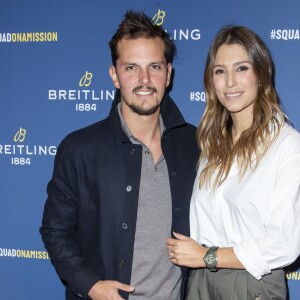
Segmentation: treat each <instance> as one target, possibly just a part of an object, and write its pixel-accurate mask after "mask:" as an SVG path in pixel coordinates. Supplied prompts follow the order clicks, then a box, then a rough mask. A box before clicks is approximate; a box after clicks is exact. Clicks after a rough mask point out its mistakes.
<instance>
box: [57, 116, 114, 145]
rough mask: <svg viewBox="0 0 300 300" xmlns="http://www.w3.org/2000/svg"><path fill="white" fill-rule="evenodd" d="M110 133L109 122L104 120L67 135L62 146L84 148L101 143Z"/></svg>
mask: <svg viewBox="0 0 300 300" xmlns="http://www.w3.org/2000/svg"><path fill="white" fill-rule="evenodd" d="M111 131H112V128H111V125H110V122H109V121H108V119H107V118H106V119H103V120H101V121H98V122H96V123H93V124H91V125H88V126H86V127H83V128H80V129H77V130H75V131H73V132H71V133H69V134H68V135H67V136H66V137H65V138H64V139H63V141H62V144H69V145H82V146H84V145H87V144H90V143H95V142H97V141H101V140H102V141H103V140H105V139H108V138H109V137H110V136H111V135H112V132H111Z"/></svg>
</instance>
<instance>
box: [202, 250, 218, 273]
mask: <svg viewBox="0 0 300 300" xmlns="http://www.w3.org/2000/svg"><path fill="white" fill-rule="evenodd" d="M202 246H203V247H207V246H205V245H202ZM218 249H219V247H217V246H212V247H209V248H208V250H207V252H206V253H205V255H204V257H203V260H204V263H205V265H206V267H207V269H209V270H210V271H211V272H216V271H218V268H217V264H218V256H217V250H218Z"/></svg>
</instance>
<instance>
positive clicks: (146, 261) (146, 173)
mask: <svg viewBox="0 0 300 300" xmlns="http://www.w3.org/2000/svg"><path fill="white" fill-rule="evenodd" d="M118 112H119V116H120V120H121V125H122V128H123V130H124V132H125V133H126V134H127V136H128V137H129V139H130V141H131V142H132V143H134V144H140V145H141V146H142V147H143V157H142V166H141V167H142V169H141V182H140V190H139V204H138V211H137V223H136V232H135V242H134V253H133V264H132V275H131V285H133V286H134V287H135V291H134V292H133V293H131V294H130V296H129V299H130V300H146V299H147V300H178V299H180V285H181V271H180V268H179V267H178V266H175V265H173V264H172V263H171V262H170V259H169V256H168V251H167V248H166V239H167V238H168V237H170V235H171V225H172V199H171V190H170V183H169V174H168V168H167V164H166V161H165V159H164V156H163V154H162V155H161V157H160V158H159V159H158V161H157V162H156V163H154V161H153V157H152V154H151V152H150V150H149V149H148V148H147V147H146V146H145V145H144V144H143V143H141V142H140V141H139V140H137V139H136V138H135V137H134V136H133V135H132V134H131V132H130V130H129V129H128V127H127V126H126V123H125V121H124V119H123V117H122V114H121V103H120V104H119V105H118ZM159 123H160V132H161V134H162V133H163V131H164V130H165V126H164V124H163V120H162V117H161V116H159Z"/></svg>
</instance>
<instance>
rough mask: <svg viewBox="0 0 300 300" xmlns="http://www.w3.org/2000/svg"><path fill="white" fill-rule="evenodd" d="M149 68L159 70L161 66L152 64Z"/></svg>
mask: <svg viewBox="0 0 300 300" xmlns="http://www.w3.org/2000/svg"><path fill="white" fill-rule="evenodd" d="M151 68H152V69H154V70H160V69H161V66H160V65H152V66H151Z"/></svg>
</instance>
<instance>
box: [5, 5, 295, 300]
mask: <svg viewBox="0 0 300 300" xmlns="http://www.w3.org/2000/svg"><path fill="white" fill-rule="evenodd" d="M127 9H137V10H144V11H145V12H146V13H147V14H148V15H149V16H151V17H153V18H154V20H155V22H156V23H157V24H163V26H164V27H165V29H166V30H167V31H168V32H169V33H170V35H171V37H172V39H173V40H174V41H175V43H176V45H177V48H178V57H177V59H176V60H175V63H174V69H175V77H174V83H173V89H172V90H171V96H172V97H173V98H174V100H175V101H176V103H177V104H178V106H179V107H180V109H181V111H182V112H183V115H184V116H185V118H186V119H187V120H188V121H189V122H191V123H193V124H195V125H197V124H198V122H199V120H200V117H201V115H202V113H203V110H204V107H205V96H204V90H203V80H202V78H203V69H204V62H205V59H206V55H207V52H208V48H209V45H210V43H211V42H212V39H213V38H214V36H215V34H216V33H217V31H218V30H219V29H220V27H222V26H223V25H225V24H229V23H230V24H236V25H245V26H248V27H249V28H251V29H252V30H254V31H255V32H257V33H258V34H259V35H260V36H261V37H262V38H263V40H264V41H265V42H266V44H267V45H268V47H269V48H270V50H271V53H272V55H273V59H274V63H275V66H276V76H275V82H276V88H277V91H278V93H279V96H280V98H281V100H282V103H283V106H284V109H285V112H286V114H287V115H288V116H289V118H290V120H291V121H292V122H293V123H294V126H295V127H296V128H297V129H298V130H299V129H300V102H299V99H300V84H299V74H298V73H297V72H298V71H299V70H300V37H299V31H300V16H299V14H300V1H295V0H294V1H280V0H264V1H258V0H252V1H250V0H248V1H240V0H231V1H230V0H226V1H225V0H214V1H197V0H184V1H179V0H173V1H170V0H155V1H154V0H140V1H133V0H122V1H121V0H109V1H103V0H85V1H82V0H81V1H80V0H52V1H45V0H44V1H41V0H0V204H1V209H0V299H1V300H2V299H4V300H6V299H15V300H28V299H43V300H50V299H51V300H53V299H56V300H62V299H64V289H63V286H62V284H61V282H60V280H59V279H58V277H57V275H56V274H55V271H54V268H53V267H52V265H51V263H50V260H49V258H48V255H47V253H46V252H45V249H44V247H43V244H42V242H41V238H40V235H39V233H38V229H39V227H40V225H41V217H42V211H43V206H44V202H45V199H46V192H45V189H46V184H47V182H48V180H49V179H50V177H51V174H52V169H53V159H54V156H55V153H56V147H57V146H58V144H59V142H60V141H61V140H62V138H63V137H64V136H65V135H66V134H67V133H69V132H71V131H73V130H75V129H78V128H80V127H83V126H86V125H88V124H91V123H93V122H96V121H97V120H99V119H102V118H104V117H105V116H106V115H107V113H108V111H109V109H110V106H111V102H112V99H113V96H114V87H113V84H112V83H111V80H110V77H109V75H108V68H109V66H110V62H111V61H110V53H109V48H108V41H109V39H110V38H111V36H112V34H113V33H114V31H115V30H116V28H117V26H118V24H119V23H120V21H121V19H122V16H123V15H124V13H125V11H126V10H127ZM299 266H300V265H299V264H297V263H296V264H295V265H293V266H290V267H289V268H288V273H287V279H288V285H289V288H290V299H291V300H296V299H299V298H300V283H299V279H300V272H299Z"/></svg>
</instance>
